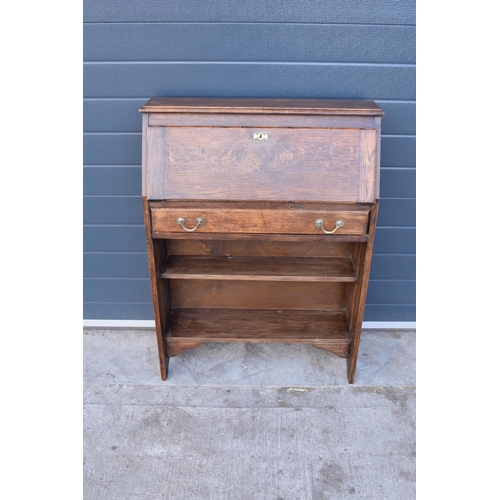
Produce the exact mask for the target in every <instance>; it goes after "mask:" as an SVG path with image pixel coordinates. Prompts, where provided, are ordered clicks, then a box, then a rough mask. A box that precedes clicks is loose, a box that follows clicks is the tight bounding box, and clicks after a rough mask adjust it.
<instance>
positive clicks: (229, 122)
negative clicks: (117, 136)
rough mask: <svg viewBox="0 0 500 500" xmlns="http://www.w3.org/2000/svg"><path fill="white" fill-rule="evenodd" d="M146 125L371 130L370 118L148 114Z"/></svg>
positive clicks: (374, 124) (372, 124)
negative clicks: (147, 123)
mask: <svg viewBox="0 0 500 500" xmlns="http://www.w3.org/2000/svg"><path fill="white" fill-rule="evenodd" d="M147 116H149V125H150V126H157V127H269V128H283V127H299V128H338V129H343V128H351V129H352V128H375V127H376V126H377V122H376V120H377V117H374V116H347V117H346V116H335V115H333V116H324V115H315V116H307V115H264V114H251V115H250V114H248V115H237V114H229V113H227V114H220V115H215V114H208V113H206V114H201V113H199V114H194V113H152V114H151V115H147Z"/></svg>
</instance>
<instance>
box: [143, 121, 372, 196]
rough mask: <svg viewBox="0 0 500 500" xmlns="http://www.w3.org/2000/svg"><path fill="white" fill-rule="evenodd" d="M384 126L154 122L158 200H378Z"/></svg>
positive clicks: (153, 181) (151, 151)
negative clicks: (168, 124)
mask: <svg viewBox="0 0 500 500" xmlns="http://www.w3.org/2000/svg"><path fill="white" fill-rule="evenodd" d="M377 145H378V134H377V130H376V129H355V128H345V129H343V128H336V129H331V128H317V129H315V128H272V127H265V128H257V127H255V128H253V127H148V131H147V155H146V161H147V180H146V186H147V197H148V199H150V200H235V201H236V200H239V201H242V200H248V201H257V200H261V201H270V200H273V201H282V200H283V201H325V202H361V203H365V202H373V201H374V200H375V198H376V177H377V165H378V154H377Z"/></svg>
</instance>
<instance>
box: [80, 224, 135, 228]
mask: <svg viewBox="0 0 500 500" xmlns="http://www.w3.org/2000/svg"><path fill="white" fill-rule="evenodd" d="M83 227H144V224H83Z"/></svg>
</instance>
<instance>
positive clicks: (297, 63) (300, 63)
mask: <svg viewBox="0 0 500 500" xmlns="http://www.w3.org/2000/svg"><path fill="white" fill-rule="evenodd" d="M83 64H84V65H91V64H93V65H101V66H102V65H103V64H111V65H118V64H129V65H137V64H150V65H159V64H170V65H172V64H182V65H188V64H203V65H208V64H222V65H231V64H238V65H242V64H246V65H249V64H253V65H258V64H260V65H266V66H270V65H286V66H389V67H397V68H399V67H401V68H415V67H416V64H409V63H366V62H352V63H346V62H308V61H84V62H83Z"/></svg>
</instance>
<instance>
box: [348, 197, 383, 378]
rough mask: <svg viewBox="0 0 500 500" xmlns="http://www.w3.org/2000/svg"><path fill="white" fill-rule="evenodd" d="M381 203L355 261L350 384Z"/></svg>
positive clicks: (354, 367) (359, 336) (353, 372)
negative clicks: (356, 273)
mask: <svg viewBox="0 0 500 500" xmlns="http://www.w3.org/2000/svg"><path fill="white" fill-rule="evenodd" d="M378 208H379V203H378V202H376V203H375V205H374V207H373V210H372V213H371V217H370V229H369V240H368V242H367V244H366V245H363V246H362V247H361V246H360V247H359V249H358V252H359V255H358V257H357V258H355V259H354V261H355V262H356V260H358V262H357V263H356V266H357V267H356V270H357V272H358V273H359V276H360V280H359V283H358V286H357V287H356V288H355V289H354V294H353V297H352V299H351V300H353V305H352V308H353V311H352V319H351V332H352V336H353V342H352V347H351V353H350V355H349V358H348V359H347V378H348V381H349V383H350V384H352V383H353V382H354V376H355V374H356V364H357V360H358V351H359V343H360V340H361V327H362V323H363V315H364V311H365V305H366V294H367V291H368V281H369V279H370V267H371V262H372V254H373V243H374V240H375V229H376V225H377V215H378Z"/></svg>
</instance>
